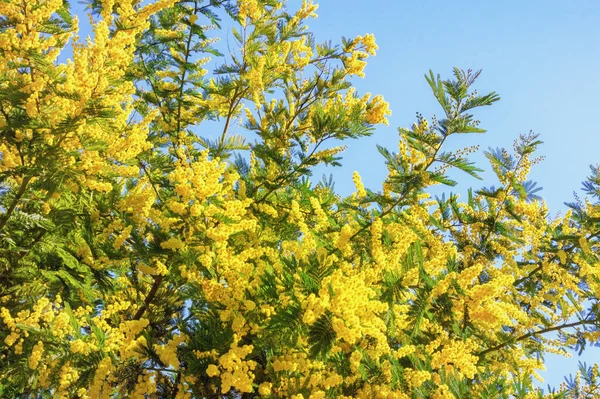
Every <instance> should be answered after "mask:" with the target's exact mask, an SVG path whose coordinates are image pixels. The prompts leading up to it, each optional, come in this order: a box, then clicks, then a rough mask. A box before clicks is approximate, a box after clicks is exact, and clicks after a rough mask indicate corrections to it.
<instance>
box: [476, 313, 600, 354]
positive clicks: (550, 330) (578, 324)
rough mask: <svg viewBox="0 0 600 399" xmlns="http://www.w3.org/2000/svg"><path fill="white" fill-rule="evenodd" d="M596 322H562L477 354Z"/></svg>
mask: <svg viewBox="0 0 600 399" xmlns="http://www.w3.org/2000/svg"><path fill="white" fill-rule="evenodd" d="M596 323H597V322H596V321H595V320H579V321H576V322H573V323H567V324H561V325H559V326H554V327H548V328H544V329H541V330H538V331H531V332H529V333H527V334H525V335H521V336H520V337H518V338H516V339H515V340H512V341H506V342H503V343H501V344H498V345H496V346H492V347H491V348H488V349H485V350H483V351H481V352H479V353H478V354H477V356H479V357H482V356H484V355H486V354H488V353H490V352H494V351H497V350H499V349H502V348H504V347H506V346H508V345H510V344H513V343H517V342H519V341H523V340H526V339H527V338H531V337H533V336H535V335H538V334H545V333H548V332H552V331H558V330H562V329H565V328H571V327H578V326H583V325H589V324H596Z"/></svg>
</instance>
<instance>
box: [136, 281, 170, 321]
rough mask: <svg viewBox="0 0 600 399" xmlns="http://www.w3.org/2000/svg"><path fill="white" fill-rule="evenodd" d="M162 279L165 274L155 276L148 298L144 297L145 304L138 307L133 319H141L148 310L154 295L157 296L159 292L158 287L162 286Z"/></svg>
mask: <svg viewBox="0 0 600 399" xmlns="http://www.w3.org/2000/svg"><path fill="white" fill-rule="evenodd" d="M162 279H163V276H157V277H155V278H154V283H153V284H152V287H150V292H148V295H147V296H146V299H144V304H143V305H142V306H141V307H140V308H139V309H138V311H137V312H136V313H135V315H134V316H133V320H139V319H141V318H142V316H143V315H144V313H145V312H146V310H148V308H149V307H150V304H151V303H152V301H153V300H154V297H156V293H157V292H158V288H159V287H160V283H161V282H162Z"/></svg>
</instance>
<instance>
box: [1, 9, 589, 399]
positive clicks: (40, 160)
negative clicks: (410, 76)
mask: <svg viewBox="0 0 600 399" xmlns="http://www.w3.org/2000/svg"><path fill="white" fill-rule="evenodd" d="M89 9H90V14H91V25H92V27H93V38H87V39H86V40H83V39H81V38H79V37H78V36H77V34H78V24H79V22H78V19H77V18H75V17H74V16H73V15H72V13H71V11H70V10H69V4H68V2H67V1H61V0H31V1H17V0H8V1H4V2H1V3H0V60H1V62H0V135H1V136H0V137H1V140H0V181H1V182H2V186H1V188H0V396H2V397H9V398H41V397H53V398H93V399H95V398H125V397H131V398H232V399H233V398H258V397H264V398H294V399H301V398H304V399H318V398H365V399H371V398H413V397H414V398H464V397H482V398H498V397H501V398H512V397H517V398H533V397H542V396H543V393H542V392H541V391H539V390H537V389H535V388H534V383H533V381H532V379H533V378H535V377H536V375H537V374H536V370H539V369H540V368H542V367H543V365H544V358H543V355H544V353H546V352H557V353H564V352H565V350H566V349H568V348H574V349H581V350H583V349H584V348H585V346H586V345H587V344H588V343H594V342H597V341H598V338H599V337H600V330H599V329H598V327H600V325H599V324H600V321H598V313H599V308H598V300H597V293H598V292H600V280H599V278H598V277H599V276H600V269H599V267H598V266H599V265H598V261H599V259H598V248H599V245H600V244H599V242H598V236H599V235H600V203H599V202H598V199H599V195H600V177H599V173H598V170H597V169H596V168H593V170H592V172H593V173H592V176H591V177H590V178H589V179H588V180H587V182H586V183H585V184H584V188H585V190H586V192H587V195H588V196H589V199H586V200H578V201H576V202H575V203H574V204H572V206H571V207H572V210H571V211H569V212H568V213H567V214H566V215H564V216H563V217H561V218H558V219H551V218H550V217H549V216H548V209H547V207H546V205H545V204H544V202H543V200H542V199H541V198H539V197H538V196H537V195H536V188H535V184H533V183H531V182H530V181H528V180H527V174H528V172H529V169H530V167H532V166H533V165H534V164H535V163H536V162H537V161H538V160H539V159H538V158H535V157H534V155H533V153H534V151H535V149H536V147H537V146H538V144H539V143H540V141H539V140H538V137H537V136H536V135H534V134H529V135H523V136H521V137H520V138H519V139H517V140H516V141H515V143H514V146H513V148H512V150H510V151H508V150H490V151H489V152H488V153H486V154H487V157H488V158H489V160H490V164H491V167H492V168H493V170H494V171H495V172H496V175H497V178H498V179H497V182H494V183H493V184H494V186H492V187H490V188H484V189H480V190H471V191H469V195H468V196H467V198H466V199H464V200H461V199H459V197H458V196H457V195H452V194H449V195H445V196H442V197H441V198H434V197H432V195H431V194H430V193H429V188H430V187H432V186H434V185H446V186H454V185H455V184H456V182H454V181H453V180H452V179H451V178H450V177H449V175H448V173H447V171H448V170H449V169H459V170H461V171H463V172H466V173H468V174H470V175H472V176H478V175H477V174H478V172H480V171H481V170H480V169H479V168H478V167H477V166H476V165H475V164H473V163H472V162H471V161H470V160H469V154H470V153H471V152H473V151H474V150H475V149H476V148H475V147H470V148H466V149H463V150H458V151H449V150H447V149H446V148H445V144H446V143H447V142H448V141H450V140H452V136H455V135H459V134H467V133H483V132H484V131H485V130H483V129H482V128H480V127H479V121H478V120H476V119H475V117H474V116H473V113H474V112H476V111H477V108H480V107H484V106H489V105H492V104H493V103H494V102H495V101H497V100H499V97H498V95H496V94H495V93H493V92H492V93H489V94H485V95H480V94H478V93H477V92H476V91H474V90H473V85H474V83H475V80H476V79H477V78H478V76H479V72H473V71H470V70H469V71H463V70H460V69H455V70H454V74H453V76H452V77H451V78H450V79H447V80H446V79H442V78H440V77H439V76H436V75H434V74H433V73H431V72H430V73H429V74H427V75H426V79H427V82H428V83H429V85H430V86H431V89H432V92H433V95H434V96H435V98H436V99H437V101H438V103H439V105H440V107H441V113H440V115H442V117H441V118H439V119H436V118H430V119H426V118H424V117H421V116H419V117H418V118H417V121H416V122H415V123H414V125H413V126H412V128H410V129H399V139H398V148H397V149H394V150H393V151H392V150H389V149H386V148H383V147H380V148H379V152H380V153H381V155H382V156H383V158H382V162H385V164H386V165H387V168H388V170H389V174H388V177H387V178H386V180H385V181H384V182H383V184H382V186H381V187H380V188H378V189H367V188H365V187H364V186H363V184H362V182H361V179H360V176H359V175H358V173H355V174H354V177H353V180H354V184H355V186H356V190H355V192H354V193H353V194H352V195H350V196H348V197H342V196H340V195H339V194H338V193H336V192H335V191H334V189H333V184H332V182H331V181H325V180H324V181H321V182H314V181H312V180H310V176H311V173H312V171H313V170H314V168H315V167H317V166H319V165H333V166H336V165H340V163H341V162H342V158H341V153H342V152H343V150H344V148H345V146H346V145H352V143H353V142H352V141H351V139H360V138H361V137H365V136H368V135H370V134H371V133H372V132H373V130H374V127H375V126H376V125H378V124H384V125H387V120H386V117H387V116H389V115H390V110H389V108H388V104H387V103H386V102H385V100H384V99H383V98H382V97H381V96H380V95H370V94H368V93H367V94H365V93H358V92H357V91H356V90H355V89H354V88H353V87H352V85H351V78H352V77H356V76H359V77H360V76H363V75H364V73H363V70H364V67H365V65H366V59H367V58H368V57H369V56H372V55H374V54H375V52H376V50H377V45H376V44H375V41H374V37H373V35H369V34H366V35H364V36H358V37H356V38H352V39H344V40H342V41H341V43H340V44H331V43H317V42H316V41H315V39H314V38H313V36H312V35H311V34H310V33H309V32H308V31H307V30H306V27H305V24H306V21H307V20H309V19H310V18H313V17H315V16H316V14H315V12H316V9H317V6H316V5H315V4H313V3H312V1H306V0H304V1H303V2H302V4H301V5H299V8H298V9H290V7H289V6H286V4H285V2H284V1H278V0H239V1H237V2H235V1H227V0H211V1H203V0H182V1H175V0H157V1H149V2H144V3H142V2H139V1H138V0H93V1H90V2H89ZM225 19H226V20H227V24H232V25H233V28H232V30H231V35H232V37H233V39H234V41H233V40H232V42H230V43H229V44H228V47H227V51H228V53H227V54H225V55H223V54H221V53H220V52H219V49H222V48H223V47H224V46H220V45H216V42H217V41H218V37H219V36H226V35H228V34H229V33H228V32H224V30H223V28H221V25H220V24H221V23H223V22H222V21H223V20H225ZM221 51H223V50H221ZM67 58H68V60H67ZM436 111H439V110H436ZM342 142H344V143H342ZM557 332H558V335H556V333H557ZM548 333H553V334H548ZM588 374H589V375H588ZM580 375H581V374H580ZM584 377H585V378H584V380H585V381H584V382H583V383H582V382H577V381H575V382H573V383H570V384H568V385H567V386H564V387H563V389H562V391H561V392H559V393H556V394H548V395H547V397H558V396H560V395H562V396H563V397H579V396H577V395H581V392H582V390H587V391H588V392H592V393H588V394H592V395H593V394H594V393H593V392H594V390H596V389H597V377H598V372H597V367H595V368H593V369H591V370H589V372H588V370H586V371H585V372H584Z"/></svg>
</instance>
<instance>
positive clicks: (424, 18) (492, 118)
mask: <svg viewBox="0 0 600 399" xmlns="http://www.w3.org/2000/svg"><path fill="white" fill-rule="evenodd" d="M299 3H300V1H299V0H290V1H289V6H290V8H291V9H294V7H295V5H296V4H299ZM72 5H73V6H74V8H75V10H77V12H78V13H79V12H80V11H81V9H80V6H78V5H75V4H74V2H72ZM317 12H318V14H319V17H318V18H317V19H316V20H311V21H309V27H310V29H309V30H310V31H312V32H314V33H315V36H316V39H317V41H328V40H332V41H333V42H334V43H335V42H338V43H339V42H340V41H341V40H340V39H341V37H342V36H345V37H354V36H356V35H364V34H365V33H373V34H375V37H376V38H377V43H378V45H379V47H380V48H379V51H378V54H377V56H376V57H373V58H371V59H370V60H369V64H368V66H367V68H366V70H365V72H366V77H365V78H363V79H360V78H357V79H355V80H354V83H355V86H356V87H357V88H358V90H359V91H360V92H362V93H365V92H371V93H373V94H382V95H384V97H385V98H386V100H387V101H388V102H389V103H390V106H391V109H392V111H393V115H392V116H391V117H390V118H389V121H390V126H389V127H381V128H378V129H377V131H376V132H375V134H374V135H373V136H372V137H369V138H365V139H362V140H361V141H360V142H356V141H355V142H350V143H346V144H348V145H349V148H348V150H347V151H346V153H345V155H344V160H343V164H344V166H343V167H342V168H336V169H327V170H326V171H325V172H326V173H333V175H334V179H335V182H336V188H337V190H338V191H339V192H340V193H342V194H349V193H350V192H352V191H353V190H354V186H353V184H352V172H353V171H354V170H357V171H358V172H359V173H360V174H361V176H362V179H363V182H364V183H365V185H366V186H367V187H369V188H371V189H374V190H378V189H379V188H380V187H381V182H382V181H383V179H384V178H385V175H386V168H385V165H384V163H383V160H382V158H381V157H380V155H379V154H378V152H377V150H376V144H380V145H383V146H385V147H388V148H390V149H392V150H395V149H396V148H397V142H398V134H397V127H408V126H410V125H411V124H412V123H413V122H414V120H415V118H414V116H415V113H416V112H421V113H422V114H423V115H424V116H425V117H427V118H429V117H430V116H431V115H433V114H434V113H437V114H438V115H439V114H440V111H441V110H440V108H439V107H438V106H437V104H436V103H435V101H434V99H433V96H432V94H431V92H430V90H429V87H428V85H427V83H426V82H425V79H424V78H423V75H424V74H425V73H426V72H427V71H428V70H429V69H432V70H433V72H434V73H436V74H437V73H439V74H441V75H442V77H450V76H451V73H452V68H453V67H454V66H456V67H459V68H463V69H468V68H471V69H475V70H477V69H482V70H483V73H482V75H481V77H480V79H479V82H478V84H477V86H476V88H477V89H478V91H479V92H480V93H485V92H488V91H492V90H493V91H496V92H497V93H498V94H499V95H500V96H501V98H502V99H501V101H500V102H498V103H496V104H494V105H493V106H492V107H489V108H486V109H483V110H481V111H479V112H477V113H476V117H477V119H480V120H481V127H483V128H486V129H488V133H486V134H485V135H462V136H458V137H456V136H455V137H454V138H453V140H454V141H451V142H450V143H449V144H450V147H452V148H458V147H465V146H471V145H476V144H479V145H480V147H481V149H480V151H479V152H478V153H477V154H476V155H474V156H473V158H474V159H475V160H477V161H478V162H479V166H480V167H482V168H483V169H485V170H486V172H485V173H483V177H484V178H485V179H484V181H483V182H482V181H478V180H476V179H474V178H471V177H469V176H466V175H465V176H462V175H460V174H455V175H454V176H453V177H454V178H455V179H456V180H458V181H459V187H457V188H455V189H454V190H455V191H458V192H462V193H464V192H466V189H467V188H468V187H474V188H480V187H481V186H484V185H485V186H489V185H492V184H496V181H495V178H494V176H493V174H492V173H491V171H490V168H489V167H488V164H487V161H486V159H485V157H484V156H483V151H484V150H486V149H487V148H488V147H507V148H511V146H512V142H513V140H514V139H515V138H517V137H518V135H519V133H527V132H529V131H530V130H533V131H534V132H537V133H540V134H541V139H542V140H543V141H544V144H543V145H542V146H541V147H540V150H539V155H544V156H545V157H546V159H545V161H543V162H542V163H541V164H540V165H537V166H536V167H534V169H533V171H532V174H531V175H530V177H531V178H532V179H533V180H535V181H537V182H538V185H540V186H542V187H543V188H544V189H543V191H542V192H541V193H540V194H541V195H542V196H543V197H544V198H545V199H546V201H547V203H548V205H549V207H550V213H551V215H555V214H556V213H557V212H560V211H562V212H564V210H565V209H566V207H565V206H564V205H563V202H565V201H571V200H572V199H573V191H579V189H580V187H581V182H582V181H583V180H585V178H586V176H587V175H588V172H589V168H588V165H590V164H596V163H598V162H600V157H599V156H597V149H598V148H599V144H600V132H599V128H598V127H597V126H596V124H595V120H594V115H596V114H597V113H598V108H599V104H600V102H599V101H598V96H599V95H600V78H599V77H598V76H597V75H598V71H600V23H599V21H600V2H598V1H597V0H587V1H584V0H581V1H579V0H578V1H572V2H564V1H555V0H546V1H541V0H529V1H516V0H509V1H502V2H492V1H485V2H483V1H473V0H469V1H460V2H459V1H452V2H451V1H441V0H438V1H433V0H424V1H406V2H405V1H384V0H371V1H358V0H344V1H342V0H322V1H321V2H320V7H319V10H318V11H317ZM85 20H86V19H85V18H80V21H81V22H83V21H85ZM83 25H84V24H82V26H83ZM228 25H229V24H227V23H225V24H224V26H228ZM87 33H88V32H85V31H82V36H85V34H87ZM224 36H225V35H223V39H226V37H224ZM224 41H225V40H224ZM322 172H323V170H320V171H319V173H322ZM318 179H320V174H319V175H316V176H315V180H318ZM598 358H600V350H598V349H597V348H592V349H590V350H588V351H587V352H586V354H584V355H583V356H581V357H577V356H574V357H573V358H571V359H565V358H563V357H559V356H555V355H550V356H548V362H547V368H548V371H547V372H543V373H542V375H543V376H544V377H545V378H546V382H547V383H549V384H551V385H553V386H557V385H558V384H559V383H560V382H561V381H562V380H563V376H564V375H568V374H569V373H571V372H575V371H576V368H577V362H578V361H579V360H582V361H587V362H588V363H591V362H592V361H593V360H594V359H598ZM544 386H545V384H544Z"/></svg>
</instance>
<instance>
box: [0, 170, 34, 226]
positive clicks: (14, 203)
mask: <svg viewBox="0 0 600 399" xmlns="http://www.w3.org/2000/svg"><path fill="white" fill-rule="evenodd" d="M30 180H31V176H27V177H24V178H23V181H22V182H21V186H20V187H19V191H17V194H16V195H15V198H14V199H13V200H12V202H11V203H10V205H9V206H8V208H6V213H5V214H4V216H3V217H2V219H1V220H0V231H2V230H3V229H4V226H6V223H7V222H8V219H9V218H10V216H11V215H12V213H13V212H14V210H15V208H16V207H17V204H18V202H19V200H20V199H21V197H22V196H23V194H25V190H26V189H27V184H29V181H30Z"/></svg>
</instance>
